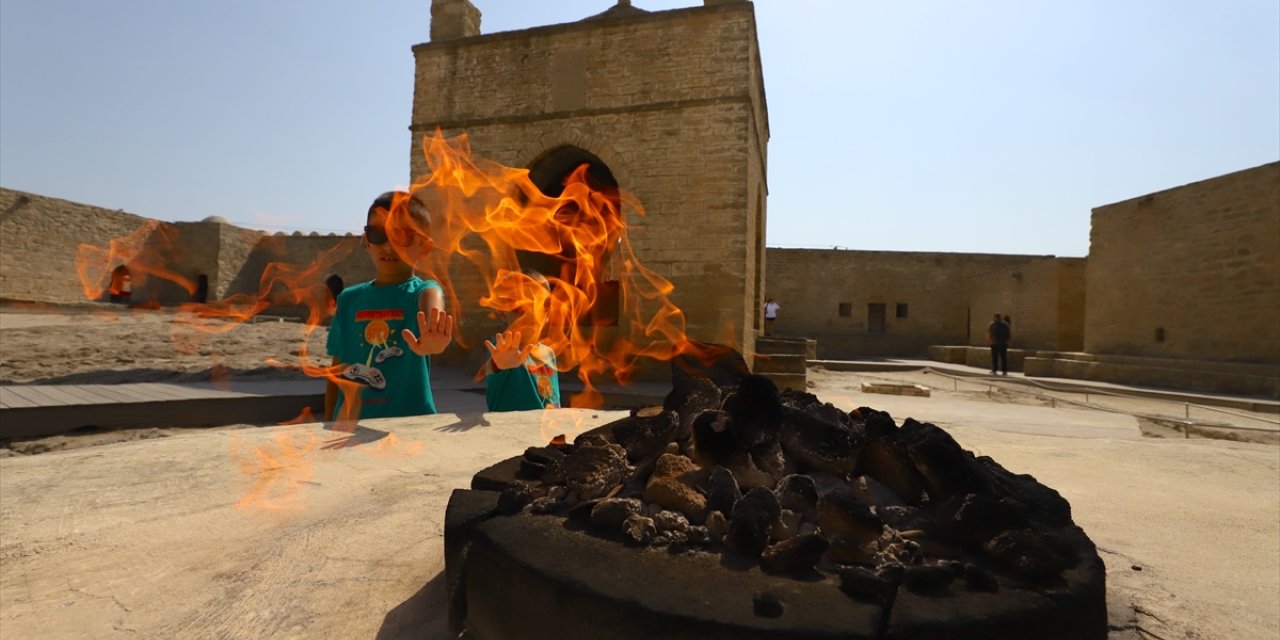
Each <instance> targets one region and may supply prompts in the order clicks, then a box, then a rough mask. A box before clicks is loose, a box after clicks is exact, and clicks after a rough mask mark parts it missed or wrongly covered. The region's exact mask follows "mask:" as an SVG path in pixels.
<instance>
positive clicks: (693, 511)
mask: <svg viewBox="0 0 1280 640" xmlns="http://www.w3.org/2000/svg"><path fill="white" fill-rule="evenodd" d="M698 473H699V469H698V466H697V465H695V464H694V463H693V461H692V460H690V459H688V458H686V457H685V456H678V455H671V454H663V455H662V456H661V457H659V458H658V463H657V466H656V467H655V468H654V470H653V475H652V476H650V478H649V482H648V483H647V484H646V485H645V488H644V500H645V502H653V503H657V504H659V505H661V506H663V507H665V508H667V509H674V510H676V511H679V512H680V513H683V514H684V515H685V517H686V518H688V519H689V521H690V522H693V523H695V524H700V523H702V521H703V519H704V518H706V515H707V499H706V497H705V496H703V495H702V493H701V492H699V491H698V489H697V481H698V479H697V478H696V476H697V474H698Z"/></svg>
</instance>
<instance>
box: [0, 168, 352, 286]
mask: <svg viewBox="0 0 1280 640" xmlns="http://www.w3.org/2000/svg"><path fill="white" fill-rule="evenodd" d="M113 241H114V242H116V243H117V244H119V245H120V246H122V247H125V248H127V249H128V250H129V253H128V257H129V259H124V258H122V257H120V256H116V257H114V258H113V257H110V256H109V255H108V249H109V248H110V247H111V245H112V242H113ZM81 245H89V246H92V247H95V248H97V250H96V251H94V252H92V253H91V254H86V255H92V256H93V258H94V259H92V260H86V261H85V264H86V265H88V267H89V268H88V270H87V272H88V273H89V274H90V275H91V276H92V277H90V280H91V281H93V282H91V284H92V285H93V286H92V287H91V289H96V290H102V289H105V287H106V286H107V283H108V280H109V274H110V272H111V270H112V269H114V268H115V267H118V266H122V265H123V266H125V267H127V268H129V269H130V273H131V275H132V280H133V285H134V286H133V294H132V296H131V302H134V303H145V302H151V303H157V304H161V305H176V304H182V303H187V302H192V301H194V299H195V296H196V293H195V291H194V290H195V289H196V288H197V287H198V283H199V281H200V277H201V276H204V277H205V278H207V282H208V285H207V286H208V293H207V298H206V301H208V302H215V301H218V300H223V299H226V298H228V297H231V296H251V297H254V298H256V297H257V296H258V294H259V291H260V288H261V287H262V286H263V284H262V275H263V273H264V271H265V270H266V269H267V267H268V265H270V264H271V263H280V264H282V265H286V269H285V272H286V273H288V274H289V275H290V278H291V279H294V280H296V281H297V282H298V284H299V285H301V286H321V285H323V284H324V280H325V278H327V277H328V276H330V275H334V274H336V275H338V276H339V277H341V278H342V279H343V282H344V283H345V284H347V285H351V284H355V283H358V282H364V281H366V280H369V279H371V278H373V265H372V264H371V263H370V261H369V257H368V255H367V254H366V253H365V251H364V249H363V248H362V247H361V245H360V238H359V236H354V235H349V234H348V235H346V236H336V235H332V234H330V235H328V236H320V235H318V234H312V235H303V234H294V235H285V234H275V235H268V234H266V233H264V232H262V231H257V230H253V229H243V228H240V227H237V226H235V225H231V224H228V223H226V222H217V221H206V222H162V221H158V220H153V219H150V218H145V217H142V216H138V215H134V214H131V213H125V212H123V211H119V210H113V209H106V208H103V207H96V206H92V205H87V204H81V203H78V202H71V201H69V200H63V199H60V198H51V197H48V196H42V195H37V194H33V193H26V192H21V191H15V190H12V189H0V298H4V299H9V300H20V301H28V302H49V303H57V304H68V303H77V302H86V301H90V302H95V301H101V300H105V299H106V295H105V294H103V295H99V296H97V297H96V298H93V299H90V298H89V297H88V296H87V294H86V287H84V286H82V284H81V279H80V276H79V275H78V272H77V263H76V253H77V247H79V246H81ZM281 280H282V282H283V281H284V280H285V279H281ZM278 286H282V285H278ZM272 293H274V294H276V295H277V297H280V298H281V308H278V309H275V310H276V311H280V310H283V309H284V308H285V307H292V305H286V304H284V299H285V298H286V297H287V296H284V295H281V294H282V293H283V292H282V291H273V292H268V294H269V295H271V294H272ZM288 310H290V311H296V310H295V309H288Z"/></svg>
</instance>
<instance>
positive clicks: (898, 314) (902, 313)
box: [893, 302, 907, 318]
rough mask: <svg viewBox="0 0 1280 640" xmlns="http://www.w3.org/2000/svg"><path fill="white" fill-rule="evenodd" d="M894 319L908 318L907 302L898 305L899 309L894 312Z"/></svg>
mask: <svg viewBox="0 0 1280 640" xmlns="http://www.w3.org/2000/svg"><path fill="white" fill-rule="evenodd" d="M893 317H895V318H905V317H907V303H905V302H899V303H898V308H897V309H895V310H894V312H893Z"/></svg>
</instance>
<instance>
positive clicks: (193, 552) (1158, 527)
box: [0, 312, 1280, 640]
mask: <svg viewBox="0 0 1280 640" xmlns="http://www.w3.org/2000/svg"><path fill="white" fill-rule="evenodd" d="M17 315H18V316H21V317H16V316H15V314H11V313H0V350H2V351H3V354H2V355H3V358H2V360H3V364H2V365H0V378H3V379H4V380H7V381H20V380H32V379H34V380H46V381H49V380H58V379H60V378H66V377H69V376H80V377H81V378H82V379H79V378H77V379H78V380H79V381H82V382H103V381H104V380H106V379H111V378H113V377H114V376H121V375H124V376H130V375H140V374H141V372H148V373H147V375H166V374H167V375H175V374H176V375H178V376H183V375H200V373H201V372H202V371H205V370H208V369H210V367H211V365H210V364H209V362H210V360H211V359H212V358H213V357H214V354H215V353H216V354H217V357H218V358H221V360H220V362H222V363H224V364H226V366H228V367H229V368H231V370H232V374H233V375H236V376H239V375H248V376H253V375H297V373H296V372H287V371H286V372H282V373H269V372H265V371H261V367H263V366H266V365H264V364H263V363H264V361H263V358H264V357H265V356H266V355H274V354H279V353H285V354H287V353H289V351H288V350H287V349H288V348H289V345H291V342H294V346H295V348H296V342H300V336H301V325H297V324H290V323H257V324H249V325H245V326H243V327H241V328H239V329H237V330H236V332H232V333H229V334H223V336H222V337H221V338H220V339H221V340H223V342H220V343H214V344H215V345H217V346H216V347H210V348H209V351H208V353H207V354H202V353H201V352H200V350H199V349H196V350H193V351H192V352H191V353H178V354H176V355H174V354H172V353H170V354H169V355H167V356H166V353H165V351H164V347H163V346H157V345H164V344H166V342H165V341H166V339H167V338H166V336H171V335H173V333H174V331H173V324H174V322H173V318H172V317H169V318H166V317H163V316H162V315H161V314H151V315H150V316H134V315H129V316H127V317H124V316H122V317H118V318H116V320H114V321H109V320H106V319H105V318H102V317H99V316H97V315H92V314H90V313H85V312H81V313H77V314H66V315H59V316H52V315H43V316H42V315H32V314H17ZM241 330H243V331H244V333H239V332H240V331H241ZM291 331H292V332H295V333H293V334H291V333H290V332H291ZM121 335H124V336H130V335H132V336H135V337H136V340H135V341H133V342H132V343H129V344H130V345H131V346H130V347H129V348H128V349H123V348H121V349H118V351H119V352H120V355H118V356H116V359H115V360H114V361H108V360H107V359H106V358H101V357H98V358H95V357H94V356H93V354H92V353H86V354H84V355H83V356H80V355H77V354H78V353H79V349H82V348H86V345H92V347H93V348H100V347H102V346H103V345H109V344H124V342H123V341H122V338H121V337H120V336H121ZM113 336H114V337H113ZM295 341H296V342H295ZM51 342H52V343H57V344H49V343H51ZM15 344H21V345H22V348H21V349H18V350H15V348H14V345H15ZM167 344H168V348H169V349H170V350H172V349H173V348H174V347H173V346H172V344H173V343H171V342H170V343H167ZM267 352H270V353H267ZM18 355H22V356H23V359H22V360H17V358H16V356H18ZM40 357H49V358H51V359H52V360H55V361H57V362H56V364H55V365H50V366H49V367H45V368H43V369H42V365H41V363H40V362H39V359H40ZM294 357H295V358H296V355H295V356H294ZM119 358H132V359H133V360H132V362H119V361H118V360H119ZM202 358H203V359H202ZM95 363H97V364H98V366H97V367H96V368H95ZM104 365H105V366H104ZM42 370H43V371H46V372H50V373H48V374H40V373H39V371H42ZM215 371H217V370H215ZM255 371H258V373H254V372H255ZM121 372H124V373H123V374H122V373H121ZM175 372H176V373H175ZM95 376H96V377H95ZM167 379H174V378H167ZM865 380H876V381H885V380H899V381H904V382H913V383H923V384H929V385H930V386H932V387H933V388H934V393H933V395H932V397H929V398H915V397H908V396H891V395H880V394H864V393H862V392H861V391H860V383H861V382H862V381H865ZM810 382H811V389H810V390H811V391H812V392H814V393H816V394H817V395H818V396H819V397H820V398H822V399H824V400H826V401H828V402H832V403H833V404H836V405H838V406H841V407H842V408H852V407H855V406H861V405H865V406H871V407H876V408H879V409H883V410H886V411H889V412H890V413H892V414H893V415H894V416H895V417H896V418H898V419H899V420H901V419H903V418H905V417H914V418H916V419H918V420H922V421H928V422H933V423H935V424H938V425H939V426H942V427H943V428H945V429H947V430H948V431H949V432H951V433H952V434H953V435H954V436H955V437H956V439H957V440H958V441H959V442H960V443H961V445H963V446H964V447H965V448H967V449H970V450H972V451H974V452H975V453H978V454H981V455H990V456H992V457H993V458H995V459H996V460H997V461H999V462H1000V463H1001V464H1003V465H1004V466H1005V467H1007V468H1009V469H1011V470H1013V471H1016V472H1021V473H1030V474H1032V475H1034V476H1035V477H1036V478H1037V479H1039V480H1040V481H1041V482H1043V483H1045V484H1047V485H1049V486H1051V487H1053V488H1055V489H1057V490H1058V491H1059V492H1060V493H1062V494H1063V496H1064V497H1066V498H1067V499H1068V500H1069V501H1070V502H1071V505H1072V510H1073V516H1074V518H1075V520H1076V522H1077V523H1078V524H1080V525H1081V526H1082V527H1083V528H1084V530H1085V531H1086V532H1087V533H1088V534H1089V535H1090V537H1091V538H1092V539H1093V540H1094V541H1095V542H1096V543H1097V545H1098V547H1099V549H1100V553H1101V555H1102V558H1103V560H1104V561H1105V562H1106V565H1107V580H1108V603H1109V607H1110V618H1111V625H1112V627H1113V633H1112V638H1113V639H1115V640H1119V639H1125V640H1130V639H1133V640H1136V639H1139V638H1143V639H1145V638H1165V639H1172V638H1231V639H1235V638H1243V639H1255V638H1256V639H1259V640H1261V639H1273V638H1276V637H1277V636H1278V635H1280V448H1277V447H1275V446H1271V445H1263V444H1251V443H1243V442H1230V441H1222V440H1207V439H1204V440H1196V439H1192V440H1181V439H1178V440H1174V439H1168V440H1166V439H1153V438H1144V437H1142V436H1141V435H1140V432H1139V430H1138V428H1137V423H1136V420H1135V418H1134V417H1133V416H1132V415H1130V414H1129V413H1125V412H1124V411H1123V410H1122V409H1119V408H1113V409H1112V410H1100V409H1089V408H1081V407H1075V406H1068V405H1062V404H1059V405H1058V406H1056V407H1055V406H1052V405H1051V404H1050V403H1048V402H1047V401H1045V400H1043V399H1036V398H1031V397H1028V396H1024V395H1019V394H1016V393H1011V392H1002V391H995V392H992V391H991V390H989V389H988V388H987V387H984V386H981V385H977V384H968V385H964V384H960V383H955V382H954V381H952V380H951V379H947V378H942V377H940V376H937V375H930V374H924V373H918V372H917V373H912V372H906V373H892V374H890V373H876V374H855V373H832V372H827V371H823V370H818V369H813V370H811V371H810ZM455 394H456V395H455ZM463 395H465V396H466V397H462V396H463ZM438 402H439V404H440V406H441V407H442V409H444V410H448V407H451V406H452V407H454V408H455V409H456V412H455V413H445V414H440V415H436V416H424V417H418V418H398V419H390V420H371V421H366V422H364V423H362V425H361V428H360V429H358V430H357V432H356V433H355V434H343V433H335V432H333V431H332V430H329V429H326V428H325V426H324V425H321V424H306V425H296V426H290V427H269V428H253V429H249V428H226V429H208V430H157V431H156V432H154V433H152V434H151V435H150V436H147V435H146V432H139V433H138V434H137V436H138V437H135V438H132V439H128V440H126V441H122V442H115V443H109V444H97V445H96V446H80V445H74V446H71V447H69V448H66V449H63V450H56V451H52V452H49V453H45V454H43V455H13V454H10V455H9V456H7V457H3V458H0V638H5V639H7V638H14V639H18V638H32V637H40V638H126V637H128V638H135V637H143V638H244V639H250V638H253V639H257V638H342V639H346V638H377V639H388V638H397V639H398V638H419V639H420V638H429V639H433V640H434V639H444V638H448V637H450V635H449V634H448V632H447V630H446V629H445V625H444V620H445V606H444V595H443V594H444V592H443V585H442V581H443V577H442V571H443V568H444V565H443V542H442V530H443V520H444V511H445V506H446V504H447V502H448V498H449V494H450V492H451V490H452V489H454V488H460V487H466V486H467V485H468V484H469V481H470V477H471V475H473V474H474V473H475V472H476V471H478V470H479V469H481V468H484V467H486V466H488V465H489V464H492V463H493V462H496V461H498V460H501V459H504V458H507V457H510V456H513V455H518V454H519V453H520V452H521V451H523V449H524V448H525V447H527V446H531V445H536V444H542V443H543V442H545V437H546V435H547V434H553V433H560V432H568V433H570V434H572V433H576V432H578V431H580V430H585V429H587V428H591V427H594V426H598V425H600V424H605V423H607V422H610V421H612V420H615V419H618V418H620V417H622V416H623V415H625V414H624V413H622V412H610V411H589V410H569V409H566V410H559V411H555V412H551V413H549V414H547V415H546V416H544V415H542V414H539V413H507V414H486V413H482V412H481V411H480V410H478V409H477V408H476V407H477V404H476V398H475V397H474V396H473V395H472V394H461V392H451V393H449V394H444V395H443V396H442V397H438ZM1114 402H1118V403H1121V404H1123V401H1122V400H1116V401H1114ZM1135 402H1138V403H1140V404H1135V405H1133V407H1134V410H1135V411H1141V412H1149V411H1151V410H1153V409H1159V407H1155V406H1153V405H1151V404H1150V403H1151V402H1153V401H1150V400H1143V401H1135ZM450 403H453V404H450ZM1161 410H1162V411H1164V412H1165V413H1170V414H1176V413H1177V412H1180V411H1182V408H1181V406H1180V405H1176V404H1174V403H1169V405H1168V406H1166V407H1164V408H1163V409H1161ZM545 422H550V424H544V423H545ZM162 436H163V437H162ZM73 440H74V439H73Z"/></svg>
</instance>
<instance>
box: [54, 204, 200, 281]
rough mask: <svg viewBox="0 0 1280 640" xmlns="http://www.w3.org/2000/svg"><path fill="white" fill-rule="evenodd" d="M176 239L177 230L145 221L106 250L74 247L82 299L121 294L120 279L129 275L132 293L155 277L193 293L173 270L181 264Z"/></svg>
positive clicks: (167, 225)
mask: <svg viewBox="0 0 1280 640" xmlns="http://www.w3.org/2000/svg"><path fill="white" fill-rule="evenodd" d="M177 237H178V230H177V227H175V226H173V225H171V224H166V223H164V222H160V221H158V220H148V221H146V222H144V223H143V224H142V225H141V226H140V227H138V228H137V229H136V230H134V232H133V233H130V234H129V235H127V236H125V237H123V238H115V239H113V240H111V241H110V242H109V243H108V245H107V247H106V248H103V247H97V246H94V245H91V244H83V243H82V244H80V245H79V246H77V247H76V273H77V274H78V275H79V276H80V285H81V288H83V289H84V296H85V298H87V299H89V300H100V299H101V298H102V297H103V294H104V293H107V292H108V291H110V292H111V293H112V294H118V293H120V291H121V278H123V277H125V276H130V279H131V280H132V282H131V284H132V288H133V289H134V290H135V291H136V290H138V289H140V288H142V287H143V286H144V285H145V284H146V282H147V279H148V278H149V277H156V278H161V279H163V280H167V281H169V282H172V283H174V284H176V285H178V286H179V287H182V288H183V289H185V290H186V291H187V293H188V294H194V293H195V291H196V285H195V283H193V282H191V281H190V280H188V279H187V278H185V277H183V276H182V275H180V274H178V273H177V272H176V271H175V266H176V265H179V264H181V263H182V256H181V253H180V251H179V250H178V245H177V242H176V240H177Z"/></svg>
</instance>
